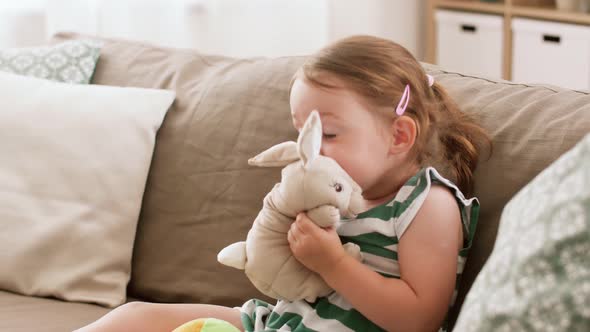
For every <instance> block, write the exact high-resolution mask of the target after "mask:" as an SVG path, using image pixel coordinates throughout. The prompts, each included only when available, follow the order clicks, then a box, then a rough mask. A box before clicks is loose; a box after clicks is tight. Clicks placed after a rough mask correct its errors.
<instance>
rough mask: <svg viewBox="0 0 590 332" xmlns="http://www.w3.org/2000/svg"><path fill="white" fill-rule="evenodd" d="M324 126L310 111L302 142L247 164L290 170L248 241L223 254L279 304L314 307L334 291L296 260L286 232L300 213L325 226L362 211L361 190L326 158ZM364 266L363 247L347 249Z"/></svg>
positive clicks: (272, 193)
mask: <svg viewBox="0 0 590 332" xmlns="http://www.w3.org/2000/svg"><path fill="white" fill-rule="evenodd" d="M321 142H322V126H321V122H320V117H319V114H318V113H317V111H313V112H311V114H310V116H309V117H308V118H307V120H306V122H305V124H304V126H303V129H302V130H301V132H300V134H299V137H298V140H297V143H295V142H284V143H281V144H278V145H275V146H273V147H271V148H269V149H268V150H266V151H264V152H262V153H260V154H259V155H257V156H256V157H254V158H252V159H250V160H248V163H249V164H250V165H255V166H261V167H275V166H285V165H287V166H286V167H285V168H283V170H282V172H281V182H280V183H277V184H276V185H275V186H274V187H273V189H272V190H271V191H270V193H268V194H267V195H266V197H265V198H264V202H263V208H262V210H261V211H260V213H259V214H258V216H257V217H256V219H255V220H254V224H253V225H252V228H251V229H250V231H249V232H248V235H247V238H246V241H245V242H237V243H234V244H231V245H229V246H228V247H226V248H224V249H223V250H221V251H220V252H219V254H218V256H217V259H218V261H219V262H220V263H222V264H224V265H228V266H231V267H235V268H237V269H242V270H245V273H246V275H247V276H248V278H249V279H250V281H251V282H252V283H253V284H254V286H256V288H258V290H260V291H261V292H262V293H264V294H265V295H268V296H270V297H272V298H275V299H280V300H288V301H294V300H301V299H305V300H307V301H310V302H313V301H315V300H316V298H317V297H321V296H326V295H328V294H329V293H331V292H332V289H331V288H330V287H329V286H328V285H327V284H326V283H325V282H324V281H323V279H322V278H321V277H320V276H319V275H318V274H316V273H315V272H313V271H311V270H309V269H307V268H306V267H305V266H304V265H302V264H301V263H299V261H297V259H296V258H295V257H294V256H293V254H292V252H291V249H290V247H289V242H288V240H287V232H288V231H289V228H290V226H291V224H292V223H293V222H294V221H295V217H296V216H297V214H298V213H299V212H303V211H306V212H307V215H308V216H309V218H310V219H311V220H313V221H314V222H315V223H316V224H317V225H319V226H320V227H328V226H337V223H339V222H340V218H341V217H346V218H354V217H355V216H356V214H358V213H360V212H362V210H363V206H364V204H363V202H364V200H363V198H362V195H361V188H360V186H359V185H358V184H356V183H355V182H354V181H353V180H352V178H351V177H350V176H349V175H348V174H347V173H346V172H345V171H344V170H343V169H342V168H341V167H340V166H339V165H338V164H337V163H336V161H335V160H334V159H331V158H328V157H325V156H321V155H320V146H321ZM344 248H345V250H346V252H347V253H348V254H350V255H352V256H353V257H355V258H356V259H358V260H359V261H360V260H361V253H360V248H359V247H358V246H357V245H355V244H353V243H347V244H345V245H344Z"/></svg>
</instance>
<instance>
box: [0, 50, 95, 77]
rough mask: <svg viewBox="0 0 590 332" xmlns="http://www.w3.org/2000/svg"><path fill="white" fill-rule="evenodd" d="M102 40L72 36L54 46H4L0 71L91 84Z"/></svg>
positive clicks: (0, 51)
mask: <svg viewBox="0 0 590 332" xmlns="http://www.w3.org/2000/svg"><path fill="white" fill-rule="evenodd" d="M99 55H100V43H99V42H94V41H92V40H72V41H67V42H64V43H61V44H57V45H54V46H40V47H27V48H12V49H3V50H0V71H3V72H8V73H13V74H19V75H26V76H32V77H37V78H45V79H48V80H52V81H57V82H65V83H78V84H88V83H90V78H91V77H92V74H93V73H94V69H95V67H96V62H97V61H98V57H99Z"/></svg>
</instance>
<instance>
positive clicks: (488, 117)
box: [53, 33, 590, 314]
mask: <svg viewBox="0 0 590 332" xmlns="http://www.w3.org/2000/svg"><path fill="white" fill-rule="evenodd" d="M86 37H87V36H80V35H76V34H71V33H61V34H58V35H56V36H54V39H53V41H54V42H58V41H63V40H68V39H79V38H86ZM103 42H104V46H103V49H102V54H101V57H100V60H99V63H98V66H97V69H96V73H95V76H94V77H93V81H92V82H93V83H94V84H104V85H117V86H137V87H148V88H162V89H173V90H176V92H177V100H176V102H175V103H174V105H173V107H172V109H171V110H170V111H169V112H168V115H167V117H166V119H165V121H164V124H163V126H162V128H161V129H160V132H159V134H158V137H157V142H156V149H155V152H154V158H153V161H152V167H151V170H150V174H149V178H148V183H147V187H146V192H145V196H144V200H143V206H142V211H141V215H140V221H139V226H138V230H137V236H136V240H135V245H134V256H133V265H132V277H131V281H130V283H129V288H128V290H129V292H130V295H132V296H134V297H138V298H141V299H146V300H152V301H162V302H177V301H180V302H206V303H216V304H222V305H231V306H236V305H240V304H241V303H242V302H243V301H245V300H246V299H248V298H251V297H259V298H263V297H262V295H260V293H258V292H257V291H256V290H255V289H254V288H253V287H252V286H251V285H250V283H249V281H248V280H247V279H246V278H245V277H244V276H243V274H242V273H241V272H239V271H236V270H232V269H230V268H227V267H224V266H222V265H221V264H218V263H217V262H216V254H217V252H218V251H219V250H220V249H222V248H223V247H225V246H226V245H227V244H230V243H233V242H236V241H239V240H243V239H245V236H246V233H247V231H248V229H249V228H250V226H251V224H252V221H253V220H254V218H255V217H256V215H257V213H258V211H259V210H260V208H261V206H262V199H263V197H264V195H265V194H266V193H267V192H268V191H269V190H270V189H271V188H272V186H273V184H274V183H276V182H277V181H278V180H279V169H278V168H277V169H272V168H270V169H265V168H254V167H249V166H248V165H247V159H248V158H250V157H252V156H254V155H255V154H257V153H258V152H260V151H262V150H265V149H266V148H268V147H270V146H272V145H274V144H276V143H280V142H283V141H286V140H295V139H296V131H295V130H294V129H293V128H292V126H291V120H290V112H289V102H288V89H289V83H290V79H291V77H292V75H293V74H294V73H295V71H296V70H297V68H298V67H299V66H300V65H301V64H302V63H303V61H304V60H305V58H304V57H282V58H273V59H268V58H253V59H231V58H224V57H219V56H209V55H202V54H200V53H198V52H197V51H191V50H178V49H168V48H160V47H155V46H151V45H145V44H142V43H138V42H130V41H124V40H114V39H103ZM425 67H426V69H427V71H428V72H429V73H430V74H432V75H433V76H434V77H435V79H436V80H437V81H438V82H440V83H441V84H442V85H443V86H444V87H445V88H446V89H447V90H448V91H449V93H450V94H451V96H452V97H453V98H454V99H455V100H456V101H457V103H458V104H459V106H460V107H461V109H462V110H463V111H465V112H469V113H471V114H474V115H475V116H476V117H478V118H479V120H480V121H481V123H482V124H483V126H484V127H485V128H487V129H488V130H489V132H490V134H491V136H492V138H493V143H494V151H493V154H492V156H491V158H490V159H489V160H482V161H481V163H480V164H479V166H478V168H477V170H476V173H475V194H476V196H477V197H478V198H479V199H480V202H481V215H480V220H479V226H478V230H477V233H476V236H475V241H474V245H473V248H472V250H471V253H470V257H469V259H468V261H467V265H466V267H465V272H464V276H463V279H462V281H461V284H462V285H461V290H460V293H459V298H458V304H459V305H460V303H461V301H462V299H463V297H464V295H465V293H466V292H467V290H468V289H469V287H470V286H471V284H472V282H473V280H474V278H475V276H476V275H477V273H478V272H479V270H480V269H481V267H482V266H483V264H484V262H485V261H486V259H487V257H488V256H489V253H490V251H491V249H492V247H493V243H494V240H495V235H496V231H497V227H498V221H499V218H500V214H501V212H502V208H503V207H504V205H505V204H506V202H507V201H508V200H509V199H510V198H511V197H512V196H513V195H514V194H515V193H516V192H517V191H518V190H519V189H520V188H522V187H523V186H524V185H525V184H526V183H527V182H529V181H530V180H531V179H532V178H533V177H534V176H535V175H536V174H538V173H539V172H540V171H541V170H542V169H543V168H544V167H546V166H547V165H549V164H550V163H551V162H552V161H553V160H555V159H556V158H558V157H559V156H560V155H561V154H562V153H564V152H565V151H567V150H568V149H569V148H570V147H572V146H573V145H574V144H575V143H576V142H577V141H579V140H580V139H581V137H582V136H583V135H584V134H585V133H588V132H589V131H590V95H588V94H587V93H582V92H575V91H571V90H563V89H559V88H553V87H548V86H536V87H533V86H527V85H522V84H514V83H510V82H503V81H494V80H489V79H483V78H478V77H471V76H466V75H462V74H459V73H453V72H448V71H444V70H441V69H440V68H437V67H435V66H430V65H425ZM458 307H459V306H457V308H458ZM455 314H456V312H455Z"/></svg>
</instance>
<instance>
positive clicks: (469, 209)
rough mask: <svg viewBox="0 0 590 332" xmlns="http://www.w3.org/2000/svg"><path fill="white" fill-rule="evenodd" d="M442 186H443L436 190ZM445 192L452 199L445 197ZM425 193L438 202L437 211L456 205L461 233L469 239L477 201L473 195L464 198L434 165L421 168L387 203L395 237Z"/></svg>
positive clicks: (409, 219) (425, 196)
mask: <svg viewBox="0 0 590 332" xmlns="http://www.w3.org/2000/svg"><path fill="white" fill-rule="evenodd" d="M443 188H444V190H440V189H443ZM433 189H434V190H433ZM449 193H450V194H451V195H450V196H451V197H452V198H453V199H454V202H453V200H450V199H449ZM427 197H430V200H436V201H437V203H438V204H435V205H436V207H437V208H438V209H440V211H439V212H440V213H445V209H456V208H457V207H458V208H459V212H460V216H461V223H462V224H463V233H464V234H465V235H466V236H467V239H466V240H468V242H469V243H470V242H471V239H472V234H473V232H475V225H476V224H477V217H478V214H479V201H478V200H477V198H475V197H472V198H466V197H465V195H464V194H463V193H462V192H461V190H460V189H459V187H457V185H455V184H454V183H453V182H452V181H450V180H448V179H447V178H445V177H444V176H442V175H441V174H440V173H439V172H438V171H437V170H436V169H435V168H434V167H425V168H422V169H421V170H420V171H419V172H418V173H416V175H414V176H413V177H412V178H410V179H409V180H408V181H407V182H406V183H405V184H404V186H402V188H401V189H400V190H399V192H398V193H397V195H396V196H395V197H394V198H393V199H392V200H391V202H389V203H388V205H389V206H391V207H392V208H393V210H394V211H392V212H393V217H394V218H395V228H396V234H397V236H398V238H400V237H401V236H402V235H403V233H404V232H405V231H406V229H407V228H408V227H409V225H410V224H411V222H412V221H413V220H414V218H415V217H416V215H417V214H418V211H419V210H420V208H421V207H422V206H423V204H424V202H425V201H426V199H427ZM447 211H448V210H447Z"/></svg>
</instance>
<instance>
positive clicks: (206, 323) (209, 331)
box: [172, 318, 240, 332]
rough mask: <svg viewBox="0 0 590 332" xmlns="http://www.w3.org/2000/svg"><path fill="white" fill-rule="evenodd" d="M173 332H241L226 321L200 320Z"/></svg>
mask: <svg viewBox="0 0 590 332" xmlns="http://www.w3.org/2000/svg"><path fill="white" fill-rule="evenodd" d="M172 332H240V330H239V329H238V328H236V327H235V326H233V325H232V324H230V323H228V322H226V321H224V320H220V319H215V318H199V319H195V320H191V321H190V322H186V323H184V324H182V325H181V326H179V327H177V328H176V329H174V331H172Z"/></svg>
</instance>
